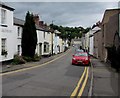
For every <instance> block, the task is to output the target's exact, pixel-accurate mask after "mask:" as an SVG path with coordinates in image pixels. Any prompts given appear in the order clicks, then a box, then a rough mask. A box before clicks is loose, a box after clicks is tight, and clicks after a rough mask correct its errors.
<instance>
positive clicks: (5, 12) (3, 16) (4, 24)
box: [0, 3, 16, 62]
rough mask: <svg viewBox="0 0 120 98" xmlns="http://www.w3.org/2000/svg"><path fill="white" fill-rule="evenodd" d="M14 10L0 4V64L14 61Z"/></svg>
mask: <svg viewBox="0 0 120 98" xmlns="http://www.w3.org/2000/svg"><path fill="white" fill-rule="evenodd" d="M13 12H14V8H12V7H9V6H6V5H4V4H3V3H0V62H1V61H6V60H10V59H13V56H14V51H15V39H16V38H15V32H14V26H13Z"/></svg>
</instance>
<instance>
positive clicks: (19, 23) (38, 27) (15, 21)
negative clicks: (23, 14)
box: [14, 17, 50, 31]
mask: <svg viewBox="0 0 120 98" xmlns="http://www.w3.org/2000/svg"><path fill="white" fill-rule="evenodd" d="M24 23H25V21H24V20H22V19H18V18H16V17H14V24H15V25H18V26H23V25H24ZM36 29H37V30H41V31H50V30H49V29H48V28H42V27H40V26H37V25H36Z"/></svg>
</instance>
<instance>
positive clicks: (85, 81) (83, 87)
mask: <svg viewBox="0 0 120 98" xmlns="http://www.w3.org/2000/svg"><path fill="white" fill-rule="evenodd" d="M88 70H89V68H87V73H86V77H85V80H84V82H83V85H82V87H81V89H80V91H79V93H78V96H77V98H80V97H81V96H82V93H83V91H84V89H85V86H86V84H87V80H88Z"/></svg>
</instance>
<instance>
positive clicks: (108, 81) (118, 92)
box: [91, 58, 120, 98]
mask: <svg viewBox="0 0 120 98" xmlns="http://www.w3.org/2000/svg"><path fill="white" fill-rule="evenodd" d="M91 62H92V64H91V65H92V66H91V67H92V68H91V69H92V75H93V80H92V83H91V88H92V94H91V96H109V97H111V96H112V97H113V96H114V97H113V98H120V89H119V87H120V73H117V72H116V70H115V69H113V68H111V66H110V65H109V64H107V63H104V62H101V61H100V60H98V59H95V58H93V59H91ZM103 98H104V97H103Z"/></svg>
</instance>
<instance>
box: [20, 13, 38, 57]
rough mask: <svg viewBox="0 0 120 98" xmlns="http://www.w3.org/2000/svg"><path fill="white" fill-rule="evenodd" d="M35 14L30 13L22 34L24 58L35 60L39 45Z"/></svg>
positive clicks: (27, 15)
mask: <svg viewBox="0 0 120 98" xmlns="http://www.w3.org/2000/svg"><path fill="white" fill-rule="evenodd" d="M33 17H34V16H33V14H30V12H29V11H28V12H27V14H26V18H25V24H24V26H23V33H22V41H21V44H22V56H26V57H31V58H33V57H34V55H35V49H36V44H37V33H36V27H35V22H34V19H33Z"/></svg>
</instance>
